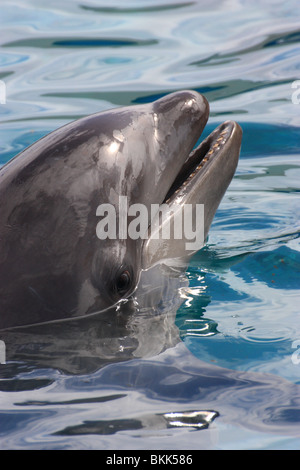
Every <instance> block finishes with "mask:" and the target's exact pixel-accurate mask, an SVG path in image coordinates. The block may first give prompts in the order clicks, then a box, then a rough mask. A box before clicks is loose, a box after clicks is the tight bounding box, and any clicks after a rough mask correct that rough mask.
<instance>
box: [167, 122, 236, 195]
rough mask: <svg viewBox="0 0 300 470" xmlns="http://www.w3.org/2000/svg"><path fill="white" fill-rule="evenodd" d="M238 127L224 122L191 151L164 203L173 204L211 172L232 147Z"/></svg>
mask: <svg viewBox="0 0 300 470" xmlns="http://www.w3.org/2000/svg"><path fill="white" fill-rule="evenodd" d="M236 126H238V124H237V123H236V122H234V121H226V122H224V123H223V124H221V125H220V126H218V127H217V128H216V129H215V130H214V131H213V132H212V133H211V134H210V135H209V136H208V137H207V138H206V139H205V140H203V141H202V142H201V143H200V144H199V145H198V146H197V147H196V148H194V149H193V150H192V151H191V153H190V154H189V155H188V156H187V158H186V159H185V162H184V163H183V166H182V167H181V169H180V171H179V173H178V174H177V176H176V178H175V180H174V181H173V183H172V185H171V186H170V188H169V190H168V192H167V194H166V196H165V198H164V200H163V203H166V204H169V203H171V202H173V200H174V199H175V198H176V196H177V195H179V193H183V192H184V191H185V190H187V188H188V187H190V186H191V185H192V184H193V181H194V180H196V179H197V180H199V178H201V176H202V175H204V174H205V173H206V171H208V170H209V167H210V166H211V165H212V162H213V161H214V163H217V162H216V160H219V159H221V156H222V154H223V152H222V151H223V149H224V147H226V146H228V145H230V140H232V136H233V133H234V130H235V128H236ZM199 139H200V137H199ZM199 139H198V141H199ZM218 157H219V158H218Z"/></svg>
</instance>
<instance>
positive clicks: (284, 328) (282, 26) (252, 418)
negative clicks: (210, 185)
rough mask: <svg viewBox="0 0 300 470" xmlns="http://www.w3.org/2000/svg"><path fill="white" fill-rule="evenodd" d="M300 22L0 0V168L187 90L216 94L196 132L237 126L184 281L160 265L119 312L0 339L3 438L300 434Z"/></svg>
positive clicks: (180, 7) (148, 442) (266, 439)
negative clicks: (52, 137)
mask: <svg viewBox="0 0 300 470" xmlns="http://www.w3.org/2000/svg"><path fill="white" fill-rule="evenodd" d="M299 16H300V12H299V7H298V2H297V1H296V0H292V1H291V2H288V3H284V2H281V3H280V2H277V1H275V0H268V1H265V2H260V1H258V0H253V1H252V0H251V2H250V1H248V0H246V1H239V0H233V1H230V2H228V1H226V2H225V1H224V2H220V1H206V0H205V1H200V0H194V1H186V2H182V1H181V2H179V1H178V2H176V1H173V0H163V1H162V0H155V1H152V0H151V1H148V0H143V1H135V0H131V1H130V2H127V3H126V5H124V4H123V3H122V2H120V1H119V0H112V1H111V2H110V4H109V6H107V5H105V4H104V3H103V2H95V1H94V0H81V1H80V2H76V1H71V0H67V1H66V2H64V3H63V4H62V3H61V2H59V1H58V0H54V1H53V2H51V6H50V5H49V2H48V3H46V2H43V1H42V2H41V1H40V0H26V1H18V0H16V2H14V3H13V4H12V3H11V2H9V1H8V0H7V1H6V0H4V1H3V2H2V5H1V18H0V23H1V31H2V35H1V47H0V80H4V82H5V84H6V88H7V101H6V104H5V105H0V120H1V127H0V137H1V139H0V142H1V143H0V164H3V163H5V162H6V161H7V160H8V159H9V158H11V157H13V156H14V155H16V154H17V153H18V152H20V151H21V150H22V149H24V148H25V147H27V146H28V145H30V144H31V143H33V142H35V141H36V140H37V139H38V138H40V137H41V136H43V135H45V134H46V133H48V132H50V131H51V130H53V129H55V128H57V127H59V126H60V125H63V124H65V123H67V122H69V121H71V120H73V119H76V118H78V117H81V116H84V115H87V114H90V113H93V112H98V111H101V110H105V109H108V108H111V107H115V106H123V105H130V104H133V103H134V104H139V103H145V102H149V101H152V100H155V99H157V98H158V97H160V96H163V95H165V94H166V93H168V92H170V91H175V90H180V89H186V88H192V89H195V90H198V91H200V92H202V93H204V94H205V96H206V97H207V99H208V100H209V102H210V105H211V118H210V121H209V124H208V126H207V129H206V130H205V132H204V137H205V136H206V135H207V134H208V133H209V132H211V131H212V129H213V128H214V127H216V125H217V124H219V123H220V122H221V121H224V120H226V119H235V120H237V121H238V122H239V123H241V125H242V127H243V132H244V135H243V145H242V153H241V159H240V163H239V166H238V170H237V173H236V175H235V178H234V180H233V182H232V184H231V186H230V188H229V190H228V192H227V193H226V195H225V198H224V200H223V202H222V204H221V206H220V208H219V210H218V212H217V214H216V218H215V220H214V222H213V225H212V228H211V231H210V236H209V240H208V245H207V246H206V247H205V248H204V249H203V250H202V251H201V252H200V253H198V254H197V255H196V256H195V257H194V258H193V260H192V262H191V263H190V266H189V268H188V272H187V278H188V280H189V286H188V287H187V286H186V282H185V280H184V278H182V277H180V276H179V277H178V276H173V275H171V274H170V272H164V273H162V272H161V273H159V274H157V273H156V274H155V275H154V276H152V278H151V280H150V281H148V286H151V289H150V290H147V289H146V290H144V292H142V295H141V292H137V298H136V299H135V300H133V301H130V302H128V303H127V304H124V305H123V306H122V309H121V310H118V311H117V312H116V311H111V312H108V313H107V314H106V315H105V316H102V317H101V318H99V317H97V316H94V317H91V318H89V319H83V320H80V321H74V322H67V323H64V324H61V325H58V324H56V325H55V324H53V325H48V326H47V327H46V328H40V327H36V328H33V329H24V330H21V329H19V330H15V331H11V332H6V333H5V334H4V333H3V334H2V333H1V335H0V339H1V340H2V339H3V340H5V341H6V346H7V348H6V349H7V364H6V365H5V366H4V365H0V377H1V380H0V400H1V406H0V408H1V410H0V414H1V416H0V447H1V448H43V449H46V448H50V449H51V448H58V449H60V448H61V449H63V448H105V449H114V448H118V449H124V448H137V449H138V448H144V449H145V448H149V449H150V448H161V449H162V448H166V449H170V448H174V449H176V448H177V449H179V448H180V449H182V448H186V449H194V448H295V447H296V446H297V445H298V443H297V440H295V436H298V435H299V400H300V399H299V396H300V394H299V377H300V375H299V371H300V369H299V367H300V366H299V364H298V365H297V364H296V361H294V362H293V361H292V355H293V353H295V349H294V348H293V344H295V341H297V340H299V338H300V316H299V307H298V304H299V281H298V279H299V270H300V258H299V228H300V227H299V220H300V213H299V203H298V193H299V181H300V179H299V173H300V168H299V154H300V151H299V149H300V140H299V135H300V134H299V122H300V121H299V106H297V105H293V104H292V101H291V96H292V91H293V90H292V88H291V83H292V82H293V81H294V80H296V79H299V73H300V66H299V63H300V62H299V54H300V49H299V40H300V37H299V20H300V18H299ZM137 299H139V300H137ZM141 299H142V300H141ZM2 336H3V338H2ZM270 374H271V375H270ZM199 429H201V432H197V431H198V430H199Z"/></svg>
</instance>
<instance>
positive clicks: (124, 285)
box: [116, 269, 131, 295]
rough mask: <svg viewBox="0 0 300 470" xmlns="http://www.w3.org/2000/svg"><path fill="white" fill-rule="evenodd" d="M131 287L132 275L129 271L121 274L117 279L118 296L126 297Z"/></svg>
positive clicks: (126, 270)
mask: <svg viewBox="0 0 300 470" xmlns="http://www.w3.org/2000/svg"><path fill="white" fill-rule="evenodd" d="M130 287H131V273H130V271H129V270H128V269H125V270H124V271H122V272H120V274H118V276H117V278H116V290H117V292H118V294H120V295H124V294H126V292H127V291H128V290H129V289H130Z"/></svg>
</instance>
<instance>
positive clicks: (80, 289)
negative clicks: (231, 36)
mask: <svg viewBox="0 0 300 470" xmlns="http://www.w3.org/2000/svg"><path fill="white" fill-rule="evenodd" d="M208 115H209V106H208V103H207V101H206V99H205V98H204V97H203V96H202V95H200V94H199V93H197V92H194V91H182V92H177V93H173V94H170V95H168V96H165V97H163V98H161V99H159V100H157V101H155V102H154V103H150V104H145V105H136V106H131V107H126V108H117V109H113V110H110V111H106V112H102V113H97V114H94V115H91V116H87V117H84V118H82V119H79V120H77V121H74V122H72V123H69V124H67V125H65V126H63V127H62V128H60V129H57V130H56V131H54V132H52V133H51V134H49V135H48V136H46V137H44V138H42V139H41V140H39V141H38V142H36V143H35V144H33V145H32V146H30V147H29V148H28V149H26V150H24V151H23V152H22V153H21V154H19V155H18V156H17V157H15V158H14V159H12V160H11V161H10V162H8V163H7V164H6V165H5V166H4V167H2V168H1V170H0V210H1V221H0V328H7V327H11V326H19V325H28V324H36V323H44V322H49V321H53V320H61V319H65V318H72V317H78V316H82V315H86V314H89V313H94V312H99V311H101V310H105V309H108V308H109V307H111V306H112V305H115V304H117V303H118V302H119V301H120V300H122V299H124V298H125V299H126V298H128V297H129V296H130V295H131V294H132V292H133V291H134V290H135V288H136V286H137V284H138V282H139V278H140V273H141V271H142V270H145V269H149V268H150V267H151V266H153V265H154V264H156V263H158V262H159V261H161V260H167V259H170V258H171V259H175V258H180V259H185V260H187V259H188V258H189V256H190V255H191V254H192V253H193V251H195V250H193V249H187V246H186V243H185V242H186V241H187V240H186V239H185V238H186V237H185V236H182V237H181V239H178V238H176V237H174V236H170V237H169V239H164V240H160V239H159V238H157V236H156V234H157V229H160V228H163V226H164V224H165V223H166V220H169V219H171V220H173V222H174V215H172V214H174V213H175V212H176V211H178V210H179V209H180V208H183V207H184V206H185V205H190V206H195V205H197V204H200V205H202V206H204V223H203V226H202V230H203V236H204V238H205V237H206V235H207V233H208V230H209V226H210V224H211V221H212V219H213V216H214V214H215V211H216V210H217V207H218V205H219V203H220V201H221V199H222V196H223V194H224V192H225V191H226V189H227V186H228V185H229V183H230V181H231V179H232V176H233V174H234V171H235V168H236V165H237V161H238V156H239V149H240V144H241V130H240V127H239V126H238V125H237V124H236V123H234V122H227V123H224V124H222V125H221V126H220V127H219V128H218V129H216V130H215V131H214V132H213V133H212V134H211V135H210V136H209V137H208V138H207V139H206V140H205V141H204V142H202V144H200V146H199V147H197V148H196V149H194V147H195V145H196V143H197V141H198V140H199V137H200V136H201V133H202V131H203V129H204V127H205V124H206V122H207V119H208ZM193 149H194V150H193ZM166 204H167V205H169V207H170V209H171V212H170V214H171V215H170V214H168V217H167V218H165V219H164V220H161V218H160V219H157V213H159V212H160V209H161V207H162V206H165V205H166ZM153 206H155V208H156V212H155V211H153V212H152V210H151V209H152V207H153ZM124 214H125V215H124ZM138 214H139V218H137V217H136V216H137V215H138ZM153 228H154V230H153ZM139 235H140V236H139Z"/></svg>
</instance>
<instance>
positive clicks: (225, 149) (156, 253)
mask: <svg viewBox="0 0 300 470" xmlns="http://www.w3.org/2000/svg"><path fill="white" fill-rule="evenodd" d="M241 139H242V130H241V128H240V126H239V125H238V124H237V123H236V122H234V121H227V122H224V123H223V124H221V125H220V126H218V127H217V128H216V129H215V130H214V131H213V132H212V133H211V134H210V135H209V136H208V137H207V138H206V139H205V140H204V141H203V142H202V143H200V145H199V146H198V147H197V148H195V149H194V150H193V151H192V152H191V153H190V154H189V155H188V157H187V158H186V160H185V163H184V164H183V166H182V168H181V170H180V172H179V173H178V175H177V177H176V178H175V180H174V182H173V184H172V185H171V187H170V189H169V190H168V192H167V194H166V197H165V199H164V200H163V201H162V205H161V208H162V207H163V206H168V210H164V211H163V210H162V209H161V210H160V211H159V212H160V214H159V216H158V217H159V218H158V217H157V218H154V220H152V223H151V226H150V227H149V232H148V234H149V235H148V239H147V240H146V241H145V244H144V247H143V257H142V266H143V269H148V268H150V267H151V266H153V265H155V264H157V263H158V262H161V261H162V260H164V262H167V260H172V261H171V262H172V264H174V265H175V264H178V263H179V264H182V263H183V264H184V263H186V262H187V260H188V259H189V258H190V256H191V255H192V254H194V253H195V252H196V251H198V250H199V249H201V248H202V246H203V245H204V243H205V239H206V238H207V235H208V231H209V228H210V225H211V223H212V220H213V218H214V215H215V212H216V210H217V208H218V206H219V204H220V202H221V200H222V197H223V196H224V193H225V191H226V189H227V187H228V186H229V184H230V182H231V180H232V177H233V175H234V173H235V170H236V167H237V164H238V158H239V153H240V147H241ZM199 206H201V207H202V211H201V210H200V207H199ZM187 208H188V209H189V213H188V217H189V218H190V219H192V222H191V226H190V228H191V229H192V232H193V233H194V234H195V241H194V243H190V242H191V240H190V237H188V236H187V233H186V231H185V227H184V226H183V225H184V222H186V218H185V214H186V213H187V211H186V209H187ZM183 213H184V215H183ZM162 214H164V216H163V215H162ZM197 218H198V220H197ZM199 218H200V220H199ZM178 221H179V223H180V224H181V225H182V228H181V229H180V233H181V236H178V232H177V235H176V230H175V229H174V227H175V226H176V225H177V228H178ZM166 227H167V230H166ZM163 232H164V233H168V234H169V238H168V239H166V238H165V239H164V238H162V233H163ZM190 233H191V230H190Z"/></svg>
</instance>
